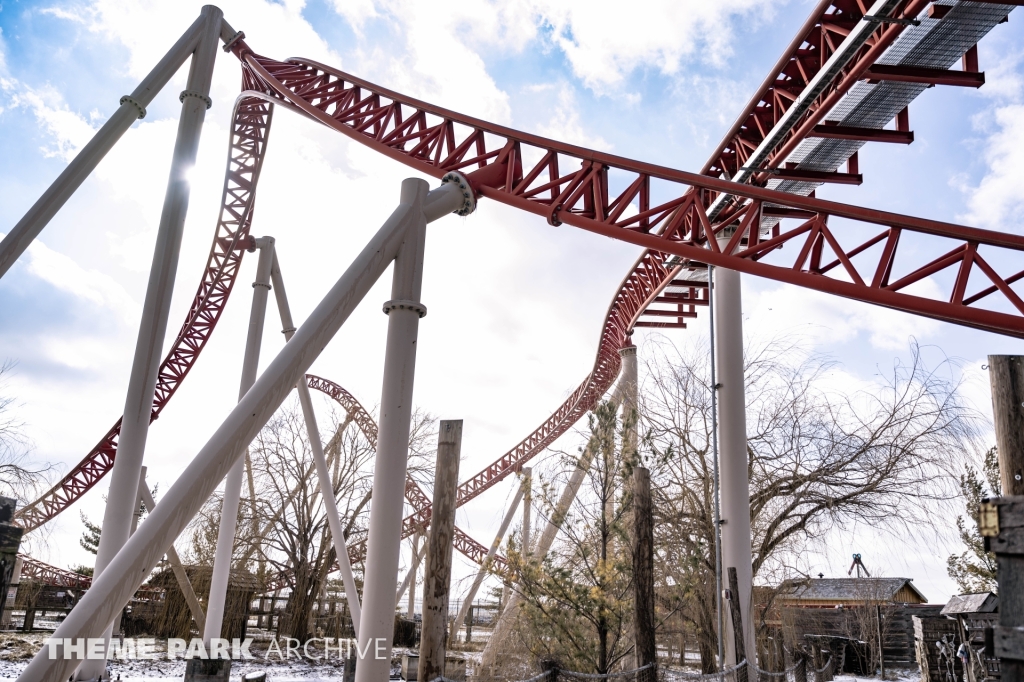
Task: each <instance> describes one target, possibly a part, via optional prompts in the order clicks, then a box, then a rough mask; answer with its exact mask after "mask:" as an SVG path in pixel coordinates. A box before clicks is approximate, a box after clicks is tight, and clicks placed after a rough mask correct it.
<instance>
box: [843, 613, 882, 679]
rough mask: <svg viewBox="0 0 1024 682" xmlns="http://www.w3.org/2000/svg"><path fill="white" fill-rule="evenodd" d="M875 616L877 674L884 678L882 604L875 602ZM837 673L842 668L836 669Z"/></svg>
mask: <svg viewBox="0 0 1024 682" xmlns="http://www.w3.org/2000/svg"><path fill="white" fill-rule="evenodd" d="M875 616H876V617H877V618H878V674H879V676H880V677H881V678H882V679H883V680H884V679H885V647H884V646H883V645H882V641H883V640H882V605H881V604H875ZM836 672H837V673H840V672H842V670H837V671H836Z"/></svg>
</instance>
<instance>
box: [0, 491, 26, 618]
mask: <svg viewBox="0 0 1024 682" xmlns="http://www.w3.org/2000/svg"><path fill="white" fill-rule="evenodd" d="M16 504H17V503H16V502H15V500H13V499H11V498H10V497H0V618H2V617H3V613H4V611H5V610H6V603H7V591H8V590H9V589H10V587H11V582H12V580H13V579H14V567H15V564H20V562H19V561H18V547H19V546H20V545H21V536H22V534H23V533H24V532H25V531H24V529H22V528H20V527H18V526H15V525H14V524H13V523H12V522H13V521H14V507H15V505H16ZM19 573H20V571H19ZM19 578H20V576H19ZM11 608H12V609H13V608H14V603H13V601H12V603H11ZM25 620H28V614H27V613H26V615H25Z"/></svg>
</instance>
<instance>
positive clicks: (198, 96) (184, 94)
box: [178, 90, 213, 109]
mask: <svg viewBox="0 0 1024 682" xmlns="http://www.w3.org/2000/svg"><path fill="white" fill-rule="evenodd" d="M186 97H195V98H196V99H201V100H203V101H204V102H206V108H207V109H209V108H210V107H212V106H213V100H212V99H210V98H209V97H207V96H206V95H204V94H203V93H201V92H196V91H195V90H182V91H181V94H180V95H178V101H179V102H181V103H182V104H184V103H185V98H186Z"/></svg>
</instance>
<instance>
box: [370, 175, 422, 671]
mask: <svg viewBox="0 0 1024 682" xmlns="http://www.w3.org/2000/svg"><path fill="white" fill-rule="evenodd" d="M426 193H427V183H426V182H425V181H423V180H417V179H412V178H410V179H408V180H405V181H403V182H402V204H403V205H408V206H409V207H410V218H409V220H410V225H409V228H408V229H407V231H406V233H405V241H404V242H403V244H402V248H401V250H399V252H398V257H397V258H395V267H394V276H393V280H392V284H391V300H390V301H387V302H386V303H385V304H384V312H385V313H386V314H387V315H388V337H387V345H386V346H385V350H384V382H383V388H382V390H381V399H380V425H379V428H378V430H377V431H378V434H379V435H378V436H377V458H376V461H375V463H374V470H373V505H372V506H371V507H370V523H369V532H368V534H367V539H366V571H365V576H366V578H365V582H364V583H363V613H362V620H361V626H360V632H359V645H360V650H363V651H367V650H368V651H369V653H368V654H366V655H365V656H364V658H362V659H361V660H360V661H358V662H357V663H356V679H355V682H380V680H386V679H387V677H388V674H389V672H388V671H389V670H390V669H391V644H392V639H393V635H394V627H395V601H394V598H395V593H394V589H395V583H396V582H397V581H398V559H399V551H400V549H401V539H402V511H403V509H404V506H405V499H404V498H405V496H404V492H405V476H406V465H407V460H408V456H409V424H410V421H411V419H412V390H413V380H414V378H415V368H416V341H417V334H418V331H419V324H420V318H421V317H423V316H424V315H425V314H426V312H427V310H426V308H425V307H424V306H423V304H422V303H420V289H421V286H422V282H423V250H424V246H425V241H426V225H427V223H426V219H425V218H424V216H423V214H422V211H423V202H424V199H425V197H426ZM367 647H369V649H367Z"/></svg>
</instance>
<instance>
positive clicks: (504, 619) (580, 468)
mask: <svg viewBox="0 0 1024 682" xmlns="http://www.w3.org/2000/svg"><path fill="white" fill-rule="evenodd" d="M627 383H628V377H627V375H626V373H625V368H624V367H623V368H621V369H620V370H619V380H618V382H616V384H615V387H614V388H613V389H612V392H611V395H610V396H609V397H608V402H609V403H611V404H612V405H616V406H617V405H619V404H620V401H621V400H623V396H624V394H625V391H626V386H627ZM594 454H595V453H594V449H593V448H592V447H590V445H589V444H588V445H587V447H585V448H583V453H582V454H580V458H579V460H578V461H577V462H576V468H575V469H574V470H573V472H572V475H571V476H569V482H568V483H566V484H565V488H564V489H563V490H562V495H561V497H559V498H558V504H557V505H556V506H555V509H554V512H553V513H552V514H551V518H549V519H548V522H547V525H545V526H544V532H543V533H541V535H540V537H539V538H538V539H537V546H536V547H534V548H533V552H532V553H531V555H530V559H531V560H532V561H537V562H543V561H544V557H546V556H547V554H548V551H549V550H550V549H551V545H552V544H554V542H555V537H556V536H557V535H558V531H559V530H560V529H561V528H562V523H563V522H564V521H565V516H566V514H568V513H569V507H571V506H572V503H573V500H575V499H576V495H577V494H578V493H579V490H580V486H582V485H583V479H584V478H585V477H586V475H587V471H589V470H590V465H591V464H592V463H593V461H594ZM522 605H523V600H522V596H521V595H520V594H519V592H518V591H513V592H512V596H511V597H510V598H509V599H508V601H507V602H506V604H505V608H504V609H502V611H501V615H499V616H498V622H497V623H496V624H495V626H494V631H493V632H492V633H491V636H490V638H489V639H488V640H487V644H486V645H485V646H484V650H483V653H482V654H481V664H482V665H483V666H484V669H485V670H486V669H487V668H488V667H490V666H493V665H494V664H495V662H496V661H497V657H498V655H499V654H500V653H501V648H502V646H504V643H505V639H506V638H507V637H508V635H509V633H510V632H511V630H512V626H513V625H514V624H515V621H516V617H517V616H518V615H519V609H520V608H521V607H522Z"/></svg>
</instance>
